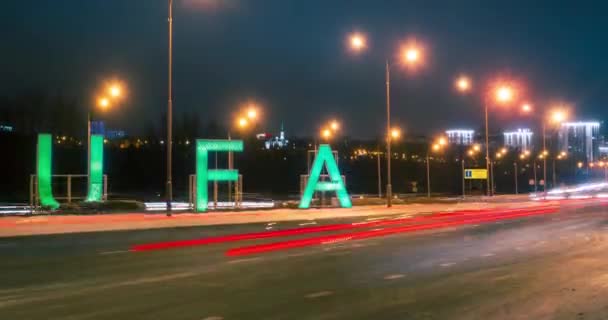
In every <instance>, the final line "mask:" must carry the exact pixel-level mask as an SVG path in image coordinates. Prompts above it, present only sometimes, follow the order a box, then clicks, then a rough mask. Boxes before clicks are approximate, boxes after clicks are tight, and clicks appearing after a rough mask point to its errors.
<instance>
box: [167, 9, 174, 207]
mask: <svg viewBox="0 0 608 320" xmlns="http://www.w3.org/2000/svg"><path fill="white" fill-rule="evenodd" d="M168 22H169V55H168V56H169V61H168V71H169V72H168V76H169V81H168V87H167V89H168V90H167V93H168V98H167V183H166V190H165V193H166V194H165V196H166V198H167V199H166V201H167V216H171V203H172V202H173V184H172V183H173V182H172V180H173V178H172V175H173V174H172V167H173V154H172V151H173V150H172V149H173V142H172V139H173V0H169V18H168Z"/></svg>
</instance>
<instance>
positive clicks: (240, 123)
mask: <svg viewBox="0 0 608 320" xmlns="http://www.w3.org/2000/svg"><path fill="white" fill-rule="evenodd" d="M237 124H238V126H239V128H245V127H247V125H249V121H247V118H239V120H238V121H237Z"/></svg>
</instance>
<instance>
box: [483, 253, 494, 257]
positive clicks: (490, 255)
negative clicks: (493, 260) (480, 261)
mask: <svg viewBox="0 0 608 320" xmlns="http://www.w3.org/2000/svg"><path fill="white" fill-rule="evenodd" d="M481 256H482V257H492V256H495V254H494V253H492V252H490V253H486V254H483V255H481Z"/></svg>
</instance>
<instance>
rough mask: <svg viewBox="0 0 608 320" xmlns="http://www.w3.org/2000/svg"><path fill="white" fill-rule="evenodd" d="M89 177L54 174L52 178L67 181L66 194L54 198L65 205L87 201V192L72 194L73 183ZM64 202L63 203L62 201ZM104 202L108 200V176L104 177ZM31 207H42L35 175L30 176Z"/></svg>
mask: <svg viewBox="0 0 608 320" xmlns="http://www.w3.org/2000/svg"><path fill="white" fill-rule="evenodd" d="M88 177H89V176H88V175H86V174H54V175H52V176H51V178H65V179H66V183H65V185H66V187H65V193H64V194H62V195H60V196H54V198H55V199H56V200H57V201H59V202H64V203H72V201H74V200H84V199H86V191H85V194H84V195H76V196H75V195H74V192H72V191H73V190H72V182H73V180H74V179H78V178H86V179H87V181H88ZM62 200H63V201H62ZM102 200H103V201H105V200H108V176H107V175H105V174H104V175H103V194H102ZM30 207H31V208H33V209H35V208H39V207H40V197H39V194H38V176H37V175H35V174H31V175H30Z"/></svg>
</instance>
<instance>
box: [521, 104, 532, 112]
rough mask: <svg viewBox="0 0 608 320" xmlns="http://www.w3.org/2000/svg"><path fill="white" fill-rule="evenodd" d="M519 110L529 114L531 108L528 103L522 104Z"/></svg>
mask: <svg viewBox="0 0 608 320" xmlns="http://www.w3.org/2000/svg"><path fill="white" fill-rule="evenodd" d="M521 110H522V111H523V112H525V113H530V112H531V111H532V106H531V105H530V104H529V103H524V104H523V105H522V106H521Z"/></svg>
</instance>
